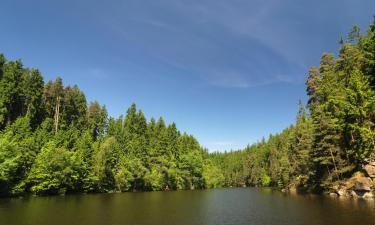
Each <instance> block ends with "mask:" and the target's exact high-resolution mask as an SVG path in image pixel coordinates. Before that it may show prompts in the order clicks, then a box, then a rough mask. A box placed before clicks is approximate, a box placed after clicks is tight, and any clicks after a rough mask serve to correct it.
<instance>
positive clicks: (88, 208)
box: [0, 188, 375, 225]
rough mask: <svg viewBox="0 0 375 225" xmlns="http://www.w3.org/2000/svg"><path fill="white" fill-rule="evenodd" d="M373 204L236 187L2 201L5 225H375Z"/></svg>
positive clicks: (1, 220) (0, 217)
mask: <svg viewBox="0 0 375 225" xmlns="http://www.w3.org/2000/svg"><path fill="white" fill-rule="evenodd" d="M374 206H375V204H374V201H368V200H361V199H358V200H353V199H339V198H330V197H324V196H311V195H308V196H301V195H287V194H283V193H280V192H278V191H272V190H270V189H256V188H233V189H215V190H203V191H198V190H196V191H175V192H148V193H121V194H87V195H67V196H50V197H28V198H22V199H15V198H13V199H0V224H4V225H23V224H25V225H44V224H46V225H47V224H48V225H49V224H51V225H63V224H64V225H65V224H69V225H75V224H77V225H78V224H82V225H86V224H87V225H126V224H145V225H147V224H153V225H157V224H160V225H168V224H173V225H175V224H181V225H184V224H187V225H190V224H255V225H256V224H265V225H273V224H275V225H283V224H290V225H294V224H296V225H297V224H298V225H300V224H301V225H303V224H311V225H323V224H324V225H325V224H327V225H335V224H337V225H349V224H353V225H357V224H363V225H366V224H375V209H374Z"/></svg>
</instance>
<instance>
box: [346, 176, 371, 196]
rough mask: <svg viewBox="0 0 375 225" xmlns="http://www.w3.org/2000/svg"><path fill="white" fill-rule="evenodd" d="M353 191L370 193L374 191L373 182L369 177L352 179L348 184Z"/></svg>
mask: <svg viewBox="0 0 375 225" xmlns="http://www.w3.org/2000/svg"><path fill="white" fill-rule="evenodd" d="M347 183H348V184H349V185H348V186H351V187H350V188H348V189H351V190H353V191H356V192H369V191H372V189H373V183H372V180H371V179H370V178H368V177H352V178H351V179H350V180H349V181H348V182H347Z"/></svg>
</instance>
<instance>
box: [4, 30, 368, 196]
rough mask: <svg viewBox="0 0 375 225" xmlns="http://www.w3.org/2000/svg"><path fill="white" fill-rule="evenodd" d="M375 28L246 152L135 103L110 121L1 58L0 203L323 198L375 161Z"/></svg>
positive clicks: (349, 45)
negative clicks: (14, 199) (219, 192)
mask: <svg viewBox="0 0 375 225" xmlns="http://www.w3.org/2000/svg"><path fill="white" fill-rule="evenodd" d="M374 32H375V25H374V24H372V25H371V27H370V29H369V30H368V32H367V34H366V35H362V34H361V32H360V30H359V28H358V27H353V29H352V31H351V32H350V33H349V35H348V40H346V41H344V40H343V41H342V42H341V48H340V51H339V55H338V56H337V57H336V58H335V56H334V55H333V54H327V53H326V54H323V55H322V58H321V61H320V65H319V67H311V68H310V70H309V72H308V77H307V81H306V87H307V88H306V90H307V95H308V97H309V99H308V102H307V109H306V108H305V106H304V105H303V104H302V103H300V104H299V110H298V114H297V118H296V122H295V125H292V126H290V127H288V128H286V129H284V130H283V131H282V132H280V133H279V134H276V135H270V136H269V138H268V139H267V140H266V139H263V140H262V141H260V142H258V143H256V144H253V145H251V146H248V147H247V148H246V149H244V150H239V151H230V152H222V153H218V152H215V153H211V154H209V153H208V152H207V150H205V149H203V148H202V147H201V146H200V144H199V143H198V141H197V140H196V139H195V138H194V137H193V136H191V135H188V134H181V133H180V132H179V131H178V130H177V128H176V125H175V124H174V123H172V124H166V123H165V121H164V119H163V118H162V117H160V118H159V119H158V120H157V121H156V120H155V119H153V118H151V120H150V121H147V119H146V118H145V116H144V114H143V112H142V111H140V110H138V109H137V107H136V105H135V104H134V103H133V104H132V105H131V106H130V108H129V109H128V110H127V112H126V114H125V115H124V116H120V117H118V118H112V117H110V118H108V113H107V111H106V108H105V107H104V106H101V105H100V104H99V103H98V102H96V101H94V102H92V103H90V104H87V102H86V97H85V95H84V93H83V92H82V91H81V90H80V89H79V88H78V86H76V85H74V86H72V87H71V86H64V84H63V81H62V79H61V78H59V77H58V78H57V79H56V80H54V81H48V82H47V83H46V84H45V83H44V81H43V77H42V75H41V73H40V72H39V71H38V70H36V69H29V68H24V66H23V65H22V62H21V61H20V60H16V61H8V60H7V59H6V58H5V57H4V55H2V54H0V195H1V196H9V195H18V194H24V193H34V194H38V195H39V194H63V193H66V192H113V191H120V192H121V191H153V190H177V189H201V188H216V187H225V186H227V187H233V186H240V187H242V186H250V185H251V186H263V187H264V186H274V187H280V188H289V187H291V186H295V187H297V188H298V189H299V190H304V191H313V190H322V189H328V188H330V186H332V184H333V183H335V182H337V181H340V180H342V179H346V178H350V177H351V176H353V175H356V174H357V173H356V172H358V171H360V170H361V166H362V163H363V162H364V161H365V159H367V158H369V157H374V156H375V78H374V77H375V76H374V74H375V59H374V54H375V53H374V52H375V33H374Z"/></svg>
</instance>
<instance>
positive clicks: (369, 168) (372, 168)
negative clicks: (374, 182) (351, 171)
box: [363, 163, 375, 178]
mask: <svg viewBox="0 0 375 225" xmlns="http://www.w3.org/2000/svg"><path fill="white" fill-rule="evenodd" d="M363 169H364V170H365V171H366V173H367V175H368V176H369V177H371V178H374V177H375V165H372V164H370V163H369V164H367V165H364V166H363Z"/></svg>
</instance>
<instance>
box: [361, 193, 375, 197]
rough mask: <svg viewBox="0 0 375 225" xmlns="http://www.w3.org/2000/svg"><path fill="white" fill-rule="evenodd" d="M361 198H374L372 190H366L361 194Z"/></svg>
mask: <svg viewBox="0 0 375 225" xmlns="http://www.w3.org/2000/svg"><path fill="white" fill-rule="evenodd" d="M363 198H374V194H373V193H372V192H366V193H365V194H364V195H363Z"/></svg>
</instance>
